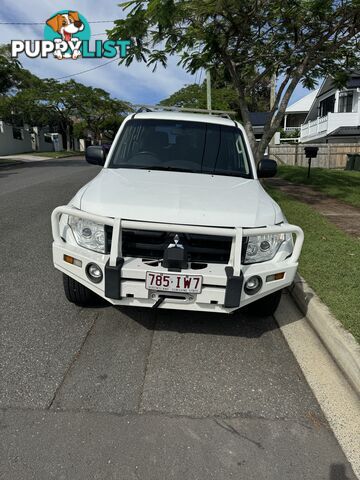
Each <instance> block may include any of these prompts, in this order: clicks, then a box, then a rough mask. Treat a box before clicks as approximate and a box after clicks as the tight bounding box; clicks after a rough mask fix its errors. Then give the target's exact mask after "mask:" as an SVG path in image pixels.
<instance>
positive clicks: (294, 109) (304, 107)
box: [286, 89, 319, 113]
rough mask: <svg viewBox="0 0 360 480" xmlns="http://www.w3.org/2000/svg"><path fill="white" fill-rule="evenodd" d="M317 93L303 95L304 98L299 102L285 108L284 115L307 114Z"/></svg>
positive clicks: (316, 91)
mask: <svg viewBox="0 0 360 480" xmlns="http://www.w3.org/2000/svg"><path fill="white" fill-rule="evenodd" d="M318 91H319V89H317V90H313V91H312V92H310V93H308V94H307V95H305V97H302V98H300V100H298V101H297V102H295V103H293V104H292V105H290V106H289V107H287V109H286V113H307V112H308V111H309V110H310V107H311V105H312V104H313V101H314V100H315V98H316V95H317V94H318Z"/></svg>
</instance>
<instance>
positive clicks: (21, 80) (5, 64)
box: [0, 45, 39, 97]
mask: <svg viewBox="0 0 360 480" xmlns="http://www.w3.org/2000/svg"><path fill="white" fill-rule="evenodd" d="M38 80H39V79H38V78H37V77H36V76H35V75H33V74H32V73H30V72H29V71H28V70H25V69H24V68H22V66H21V63H20V62H19V60H17V59H16V58H11V55H10V46H9V45H0V97H1V96H4V95H7V94H9V93H15V92H16V91H17V90H21V89H24V88H29V87H30V86H32V85H34V84H35V83H36V82H37V81H38Z"/></svg>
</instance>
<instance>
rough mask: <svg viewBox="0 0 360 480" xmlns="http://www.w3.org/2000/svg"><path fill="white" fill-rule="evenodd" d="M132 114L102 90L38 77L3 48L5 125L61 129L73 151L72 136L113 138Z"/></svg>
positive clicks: (0, 102) (0, 71)
mask: <svg viewBox="0 0 360 480" xmlns="http://www.w3.org/2000/svg"><path fill="white" fill-rule="evenodd" d="M129 111H131V107H130V105H129V104H127V103H126V102H123V101H120V100H116V99H113V98H111V97H110V95H109V93H108V92H106V91H105V90H102V89H100V88H93V87H88V86H85V85H83V84H81V83H79V82H76V81H74V80H69V81H67V82H59V81H57V80H54V79H49V78H48V79H40V78H38V77H36V76H35V75H33V74H31V73H30V72H28V71H27V70H25V69H23V68H22V66H21V64H20V63H19V62H18V61H17V60H14V59H11V57H10V51H9V47H8V46H6V45H3V46H0V118H1V119H2V120H4V121H5V122H8V123H12V124H15V125H24V124H25V123H26V124H29V125H31V126H39V127H41V126H47V125H49V126H50V127H59V129H60V132H61V133H62V134H63V136H64V137H65V138H66V141H67V142H66V143H67V148H68V149H69V148H70V136H71V134H73V135H75V136H85V135H88V134H91V135H92V136H93V137H94V138H95V140H99V139H100V137H101V135H105V136H106V137H107V138H112V137H113V136H114V135H115V133H116V131H117V129H118V128H119V125H120V124H121V122H122V120H123V119H124V115H125V114H127V113H128V112H129Z"/></svg>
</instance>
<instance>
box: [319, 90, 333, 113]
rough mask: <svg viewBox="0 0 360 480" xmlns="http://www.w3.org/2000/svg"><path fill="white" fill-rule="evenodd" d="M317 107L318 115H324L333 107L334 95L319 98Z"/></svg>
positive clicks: (331, 110)
mask: <svg viewBox="0 0 360 480" xmlns="http://www.w3.org/2000/svg"><path fill="white" fill-rule="evenodd" d="M319 107H320V108H319V110H320V111H319V116H320V117H325V115H327V114H328V113H329V112H333V111H334V108H335V95H331V96H330V97H327V98H325V99H324V100H321V102H320V105H319Z"/></svg>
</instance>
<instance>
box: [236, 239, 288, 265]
mask: <svg viewBox="0 0 360 480" xmlns="http://www.w3.org/2000/svg"><path fill="white" fill-rule="evenodd" d="M284 242H287V243H288V242H289V244H291V245H289V247H290V251H291V250H292V238H291V235H290V234H288V233H273V234H268V235H257V236H255V237H248V244H247V248H246V254H245V260H244V263H258V262H266V261H267V260H271V259H272V258H274V256H275V254H276V253H277V251H278V250H279V248H280V246H281V245H282V244H283V243H284Z"/></svg>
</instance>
